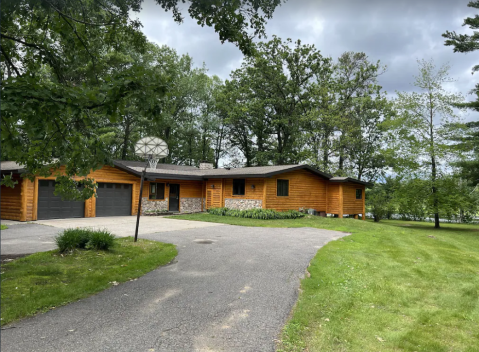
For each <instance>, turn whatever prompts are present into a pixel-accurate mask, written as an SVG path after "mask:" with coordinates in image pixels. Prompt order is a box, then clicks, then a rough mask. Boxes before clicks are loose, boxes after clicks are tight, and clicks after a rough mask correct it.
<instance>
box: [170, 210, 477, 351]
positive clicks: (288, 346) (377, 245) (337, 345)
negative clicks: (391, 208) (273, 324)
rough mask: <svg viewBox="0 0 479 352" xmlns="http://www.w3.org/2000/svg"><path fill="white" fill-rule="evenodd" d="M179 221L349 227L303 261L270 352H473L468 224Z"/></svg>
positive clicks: (471, 230)
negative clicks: (293, 299) (294, 297)
mask: <svg viewBox="0 0 479 352" xmlns="http://www.w3.org/2000/svg"><path fill="white" fill-rule="evenodd" d="M177 218H180V217H177ZM181 218H183V219H186V218H188V219H191V220H202V221H213V222H224V223H228V224H234V225H246V226H271V227H303V226H305V227H316V228H325V229H332V230H338V231H345V232H350V233H352V235H350V236H347V237H344V238H342V239H340V240H337V241H333V242H330V243H329V244H327V245H326V246H324V247H323V248H321V249H320V250H319V251H318V253H317V255H316V256H315V258H314V259H313V260H312V261H311V266H310V267H309V268H308V271H309V273H310V275H311V276H310V277H309V278H305V279H303V280H302V282H301V290H302V291H301V293H300V295H299V299H298V302H297V304H296V306H295V307H294V309H293V312H292V316H291V319H290V320H289V321H288V322H287V324H286V325H285V327H284V329H283V332H282V334H281V336H280V340H281V342H280V343H279V344H278V351H308V352H312V351H328V352H330V351H338V352H339V351H411V352H412V351H418V352H419V351H435V352H442V351H444V352H446V351H448V352H449V351H467V352H473V351H479V227H478V226H477V225H475V226H473V225H452V224H442V228H441V229H438V230H436V229H434V228H433V225H432V224H430V223H419V222H409V221H408V222H406V221H381V222H380V223H373V222H370V221H361V220H354V219H332V218H326V219H325V218H319V217H307V218H303V219H296V220H251V219H239V218H227V217H219V216H212V215H209V214H195V215H187V216H186V215H185V216H181Z"/></svg>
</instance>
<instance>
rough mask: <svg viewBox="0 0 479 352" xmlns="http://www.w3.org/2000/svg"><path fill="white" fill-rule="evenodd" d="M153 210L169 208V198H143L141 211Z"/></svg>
mask: <svg viewBox="0 0 479 352" xmlns="http://www.w3.org/2000/svg"><path fill="white" fill-rule="evenodd" d="M152 210H160V211H161V210H163V211H166V210H168V198H165V199H164V200H149V199H148V198H142V199H141V212H142V213H143V212H145V211H152Z"/></svg>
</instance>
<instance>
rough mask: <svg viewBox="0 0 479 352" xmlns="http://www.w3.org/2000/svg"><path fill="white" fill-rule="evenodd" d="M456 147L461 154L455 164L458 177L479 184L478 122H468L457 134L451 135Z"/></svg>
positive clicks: (474, 184) (472, 184)
mask: <svg viewBox="0 0 479 352" xmlns="http://www.w3.org/2000/svg"><path fill="white" fill-rule="evenodd" d="M453 141H455V142H456V143H457V145H456V148H457V150H458V152H459V153H460V154H461V155H462V158H461V160H460V161H458V162H457V163H455V166H457V167H459V169H460V177H461V178H463V179H465V180H467V182H468V183H469V185H471V186H476V185H478V184H479V122H477V121H475V122H468V123H466V124H465V126H464V128H463V129H460V130H459V133H458V135H457V136H454V137H453Z"/></svg>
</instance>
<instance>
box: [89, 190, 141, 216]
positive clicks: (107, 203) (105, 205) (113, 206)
mask: <svg viewBox="0 0 479 352" xmlns="http://www.w3.org/2000/svg"><path fill="white" fill-rule="evenodd" d="M131 191H132V185H129V184H123V183H98V189H97V190H96V194H97V196H98V197H97V198H96V216H124V215H131Z"/></svg>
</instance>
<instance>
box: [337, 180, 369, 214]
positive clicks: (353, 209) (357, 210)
mask: <svg viewBox="0 0 479 352" xmlns="http://www.w3.org/2000/svg"><path fill="white" fill-rule="evenodd" d="M342 185H343V213H344V214H362V213H363V203H364V196H365V194H364V193H365V192H364V189H365V187H364V186H363V185H359V184H356V183H350V182H347V183H343V184H342ZM357 189H360V190H361V192H362V197H361V199H356V190H357Z"/></svg>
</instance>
